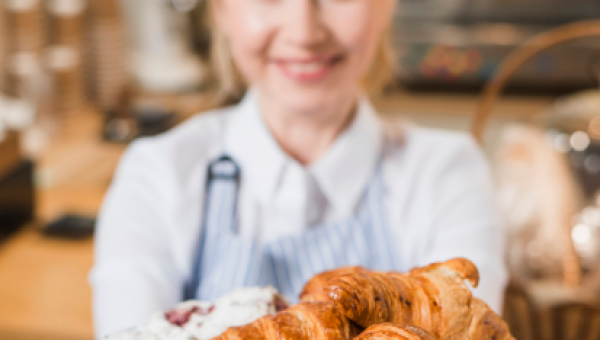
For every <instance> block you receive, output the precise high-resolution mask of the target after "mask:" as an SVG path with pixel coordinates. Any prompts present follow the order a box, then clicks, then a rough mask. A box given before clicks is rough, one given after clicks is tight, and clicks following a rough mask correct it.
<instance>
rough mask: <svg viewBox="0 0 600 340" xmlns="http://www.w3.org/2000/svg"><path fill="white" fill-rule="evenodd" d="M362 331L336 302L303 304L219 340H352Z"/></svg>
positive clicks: (265, 318) (224, 335)
mask: <svg viewBox="0 0 600 340" xmlns="http://www.w3.org/2000/svg"><path fill="white" fill-rule="evenodd" d="M360 331H361V329H360V328H358V327H357V326H355V325H354V324H352V322H350V320H348V319H347V318H346V317H345V316H344V314H342V312H341V311H340V310H339V309H337V308H336V307H335V305H334V304H333V303H332V302H301V303H299V304H297V305H294V306H292V307H290V308H288V309H286V310H284V311H281V312H279V313H277V314H275V315H268V316H264V317H262V318H259V319H258V320H256V321H254V322H252V323H250V324H248V325H245V326H241V327H232V328H229V329H228V330H227V331H226V332H225V333H223V334H222V335H221V336H219V337H217V338H215V340H258V339H267V340H277V339H286V340H309V339H316V340H349V339H352V338H354V337H355V336H356V335H358V334H359V333H360Z"/></svg>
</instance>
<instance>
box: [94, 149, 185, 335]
mask: <svg viewBox="0 0 600 340" xmlns="http://www.w3.org/2000/svg"><path fill="white" fill-rule="evenodd" d="M157 158H159V157H157V156H156V150H155V148H154V147H153V144H152V142H151V141H148V140H145V141H137V142H134V144H132V146H131V147H130V148H129V149H128V150H127V151H126V153H125V154H124V156H123V158H122V160H121V162H120V164H119V167H118V169H117V172H116V175H115V178H114V180H113V183H112V185H111V188H110V189H109V191H108V193H107V196H106V197H105V201H104V204H103V207H102V209H101V212H100V214H99V218H98V226H97V232H96V237H95V265H94V268H93V270H92V273H91V276H90V280H91V284H92V288H93V314H94V325H95V333H96V336H97V337H98V338H100V337H102V336H105V335H106V334H110V333H114V332H116V331H120V330H123V329H127V328H130V327H133V326H136V325H139V324H143V323H145V322H147V321H148V319H149V317H150V316H151V315H152V313H153V312H156V311H160V310H165V309H167V308H170V307H172V306H173V305H175V304H176V303H177V302H179V301H180V299H181V294H182V290H181V288H182V281H183V279H182V278H181V277H182V275H181V274H180V273H178V272H177V270H176V269H175V268H176V266H175V264H174V259H173V254H171V252H170V250H169V246H168V245H169V235H168V233H167V231H168V228H167V226H168V221H167V220H168V219H167V217H166V216H167V212H168V209H169V202H170V201H172V199H170V196H173V195H172V193H171V192H170V191H169V188H170V187H171V188H172V187H173V185H172V184H170V183H169V173H168V171H167V168H166V165H165V164H164V163H166V162H161V161H160V159H157ZM161 163H162V164H161ZM171 190H172V189H171ZM171 198H172V197H171Z"/></svg>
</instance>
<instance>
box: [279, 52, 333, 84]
mask: <svg viewBox="0 0 600 340" xmlns="http://www.w3.org/2000/svg"><path fill="white" fill-rule="evenodd" d="M343 59H344V58H343V57H342V56H336V57H329V58H310V59H277V60H275V64H276V65H277V66H278V67H279V69H280V70H281V71H282V73H283V74H284V75H285V76H287V77H288V78H291V79H292V80H295V81H299V82H315V81H318V80H321V79H323V78H325V76H327V75H328V74H329V73H331V71H332V70H333V69H334V68H335V67H336V66H337V65H339V64H340V63H341V62H342V61H343Z"/></svg>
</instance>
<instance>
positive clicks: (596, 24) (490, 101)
mask: <svg viewBox="0 0 600 340" xmlns="http://www.w3.org/2000/svg"><path fill="white" fill-rule="evenodd" d="M593 36H598V37H600V20H589V21H581V22H577V23H573V24H567V25H563V26H559V27H557V28H554V29H551V30H548V31H545V32H542V33H539V34H537V35H535V36H533V37H532V38H530V39H529V40H526V41H525V42H524V43H523V44H522V45H521V46H520V47H518V48H517V49H516V50H515V51H513V52H512V53H511V54H509V55H508V57H506V59H504V61H503V62H502V63H501V64H500V66H499V67H498V69H497V70H496V72H495V74H494V75H493V76H492V79H491V80H490V81H488V82H487V84H486V85H485V87H484V89H483V92H482V94H481V97H480V99H479V103H478V105H477V109H476V111H475V117H474V118H473V124H472V126H471V133H472V134H473V137H475V139H476V140H477V141H478V142H479V143H480V144H481V143H482V142H483V135H484V133H485V128H486V125H487V123H488V121H489V118H490V116H491V113H492V109H493V106H494V104H495V103H496V101H497V99H498V97H499V96H500V94H501V92H502V90H504V87H505V86H506V83H507V82H508V81H509V80H510V78H511V77H512V76H513V75H514V74H515V73H516V72H517V71H518V70H519V69H520V68H521V67H522V66H523V64H525V63H526V62H528V61H529V60H531V59H532V58H533V57H535V56H536V55H538V54H539V53H541V52H544V51H546V50H548V49H549V48H552V47H555V46H556V45H560V44H563V43H567V42H570V41H573V40H576V39H580V38H586V37H593Z"/></svg>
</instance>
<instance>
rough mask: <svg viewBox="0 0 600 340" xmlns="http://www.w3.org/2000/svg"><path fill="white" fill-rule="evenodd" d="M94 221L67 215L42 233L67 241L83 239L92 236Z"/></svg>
mask: <svg viewBox="0 0 600 340" xmlns="http://www.w3.org/2000/svg"><path fill="white" fill-rule="evenodd" d="M95 227H96V219H95V218H93V217H88V216H82V215H77V214H67V215H64V216H61V217H59V218H58V219H57V220H55V221H53V222H51V223H50V224H48V225H47V226H46V227H45V228H44V230H43V233H44V235H46V236H51V237H61V238H69V239H84V238H88V237H90V236H92V235H94V229H95Z"/></svg>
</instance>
